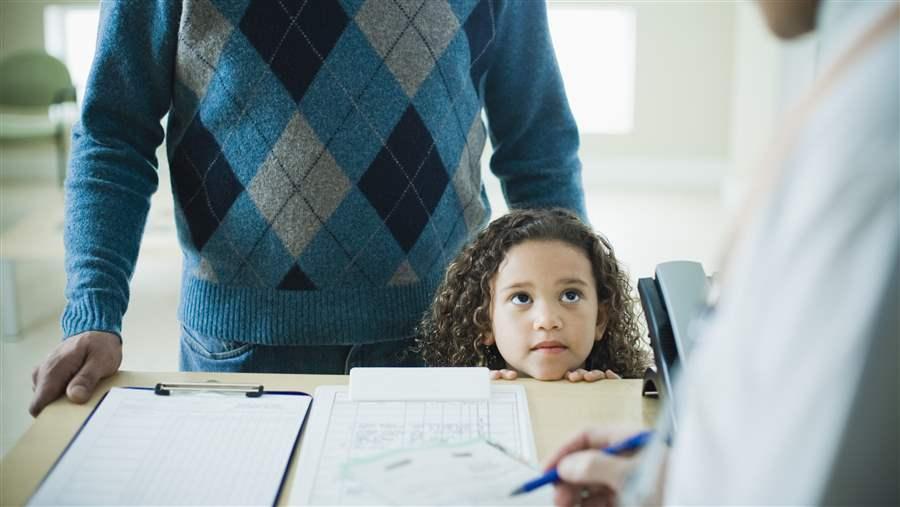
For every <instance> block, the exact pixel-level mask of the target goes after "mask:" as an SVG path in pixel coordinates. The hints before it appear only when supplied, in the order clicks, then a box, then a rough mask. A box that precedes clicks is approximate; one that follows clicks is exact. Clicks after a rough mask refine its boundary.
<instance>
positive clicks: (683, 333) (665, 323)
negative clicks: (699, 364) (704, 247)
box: [638, 261, 710, 424]
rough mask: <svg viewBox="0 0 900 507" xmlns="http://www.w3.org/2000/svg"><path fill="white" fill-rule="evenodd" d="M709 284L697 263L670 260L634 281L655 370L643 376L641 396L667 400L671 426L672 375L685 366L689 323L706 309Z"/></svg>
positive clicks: (690, 336) (689, 345)
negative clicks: (636, 285)
mask: <svg viewBox="0 0 900 507" xmlns="http://www.w3.org/2000/svg"><path fill="white" fill-rule="evenodd" d="M709 285H710V282H709V278H708V277H707V276H706V273H705V272H704V271H703V266H701V265H700V263H698V262H691V261H672V262H665V263H662V264H660V265H658V266H657V267H656V276H655V278H641V279H639V280H638V294H639V295H640V298H641V306H642V307H643V309H644V315H645V317H646V319H647V331H648V334H649V335H650V344H651V346H652V348H653V357H654V363H655V368H654V367H651V368H647V371H646V372H645V373H644V387H643V394H644V395H645V396H651V395H657V396H659V397H660V398H662V399H664V400H667V401H666V403H665V406H667V407H668V410H669V411H670V412H671V413H670V416H671V417H672V418H673V424H674V416H675V414H674V410H675V403H674V401H673V400H672V396H673V392H672V391H673V389H672V387H673V386H672V384H673V376H674V374H675V372H676V371H677V370H678V368H683V367H685V366H686V365H687V364H688V355H689V354H690V351H691V348H692V345H693V341H694V338H695V337H694V336H692V333H691V329H690V327H691V322H692V321H693V320H694V319H695V318H696V317H697V316H698V315H700V314H701V313H703V311H704V310H705V309H706V308H707V292H708V288H709Z"/></svg>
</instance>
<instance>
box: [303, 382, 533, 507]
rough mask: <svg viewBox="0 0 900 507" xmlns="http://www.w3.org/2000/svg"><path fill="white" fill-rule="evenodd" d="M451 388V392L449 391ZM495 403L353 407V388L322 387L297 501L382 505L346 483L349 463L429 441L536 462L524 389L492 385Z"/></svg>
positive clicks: (360, 404)
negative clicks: (499, 450) (477, 445)
mask: <svg viewBox="0 0 900 507" xmlns="http://www.w3.org/2000/svg"><path fill="white" fill-rule="evenodd" d="M449 388H451V387H450V386H448V389H449ZM490 391H491V397H490V400H477V401H413V400H397V401H364V402H353V401H351V400H350V398H349V395H348V388H347V387H346V386H322V387H319V388H318V389H316V392H315V395H314V398H315V403H314V404H313V408H312V412H311V413H310V420H309V423H308V425H307V429H306V430H305V431H304V433H305V434H304V437H303V446H302V449H301V452H300V460H299V462H298V467H297V474H296V476H295V478H294V485H293V489H292V491H291V495H290V497H289V499H290V501H291V502H298V503H302V504H312V505H373V504H379V503H383V501H381V500H380V499H379V498H377V497H376V496H374V495H371V494H369V493H366V492H365V491H364V490H363V488H362V487H361V486H360V485H359V484H358V483H356V482H354V481H351V480H345V479H344V477H343V474H342V467H343V466H344V465H345V464H346V463H347V462H348V461H350V460H353V459H359V458H365V457H368V456H373V455H375V454H379V453H383V452H385V451H389V450H394V449H404V448H409V447H417V446H420V445H424V444H427V443H435V442H443V443H454V442H465V441H469V440H472V439H474V438H478V437H481V438H487V439H490V440H491V441H493V442H496V443H498V444H499V445H502V446H503V447H504V448H506V449H507V450H509V452H510V453H512V454H514V455H517V456H521V457H522V458H523V459H524V460H525V461H527V462H532V463H533V462H535V461H536V452H535V448H534V436H533V434H532V431H531V419H530V417H529V415H528V401H527V399H526V397H525V388H524V387H522V386H516V385H508V386H497V385H494V386H490Z"/></svg>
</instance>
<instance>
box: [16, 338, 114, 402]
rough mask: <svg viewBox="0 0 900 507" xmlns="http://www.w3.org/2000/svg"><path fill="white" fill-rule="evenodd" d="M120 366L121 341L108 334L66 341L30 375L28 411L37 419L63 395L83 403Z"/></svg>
mask: <svg viewBox="0 0 900 507" xmlns="http://www.w3.org/2000/svg"><path fill="white" fill-rule="evenodd" d="M121 364H122V341H121V340H120V339H119V337H118V336H116V335H114V334H112V333H106V332H103V331H88V332H86V333H81V334H79V335H75V336H72V337H70V338H67V339H66V340H65V341H63V342H62V343H60V344H59V345H57V346H56V348H55V349H53V351H52V352H51V353H50V355H49V356H47V359H45V360H44V362H43V363H41V364H40V365H38V366H37V367H36V368H35V369H34V371H33V372H32V373H31V389H32V391H34V396H33V397H32V398H31V406H30V407H28V411H29V412H31V415H32V416H34V417H37V415H38V414H40V413H41V410H43V409H44V407H46V406H47V405H48V404H50V402H52V401H54V400H55V399H57V398H59V397H60V396H62V395H63V393H65V394H66V396H68V397H69V399H70V400H72V401H73V402H75V403H84V402H86V401H87V400H89V399H90V398H91V395H92V394H93V392H94V388H96V387H97V383H98V382H99V381H100V380H101V379H104V378H106V377H109V376H110V375H112V374H113V373H115V372H117V371H118V370H119V365H121Z"/></svg>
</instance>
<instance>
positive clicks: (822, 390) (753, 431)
mask: <svg viewBox="0 0 900 507" xmlns="http://www.w3.org/2000/svg"><path fill="white" fill-rule="evenodd" d="M759 3H760V7H761V8H762V10H763V12H764V14H765V16H766V19H767V22H768V23H769V26H770V28H772V30H773V31H774V32H775V33H776V34H777V35H779V36H781V37H786V38H791V37H794V36H797V35H800V34H802V33H806V32H808V31H810V30H813V29H816V30H818V36H819V41H820V52H819V54H818V57H817V62H816V63H817V67H818V70H819V72H818V73H817V74H818V77H817V80H816V83H815V84H814V86H813V88H812V89H811V91H810V92H809V95H808V97H807V99H806V100H805V101H804V102H803V103H802V105H801V106H800V107H799V108H798V109H797V111H795V112H794V114H793V115H792V116H791V117H789V120H788V121H787V122H785V129H784V131H783V132H782V133H780V134H779V135H778V136H776V137H777V139H776V142H775V143H774V145H773V156H772V157H771V158H770V160H769V164H768V165H769V166H768V167H762V168H761V170H760V174H759V180H758V181H757V184H756V185H755V188H754V189H753V190H752V191H751V197H750V199H749V203H748V206H747V208H746V213H743V215H742V218H741V219H739V220H738V223H737V224H736V226H735V231H736V234H735V241H734V242H733V243H731V247H730V251H729V253H728V254H727V256H726V262H725V264H724V269H723V273H722V275H723V279H722V284H721V292H720V294H721V298H720V300H719V302H718V305H717V307H716V309H715V310H714V311H713V312H712V313H711V315H710V316H709V317H707V320H706V322H705V323H704V324H703V325H702V326H700V327H701V329H702V331H701V333H700V334H699V336H698V343H697V347H696V348H695V349H694V352H693V354H692V356H691V367H690V368H689V369H688V370H686V371H685V372H684V373H683V375H682V378H681V379H680V385H679V394H680V397H679V402H680V406H679V407H678V408H679V410H678V411H677V413H678V416H679V420H678V431H677V433H676V434H675V435H673V438H672V443H671V448H670V449H667V448H666V446H665V445H664V444H661V443H660V444H658V445H656V446H655V447H654V446H651V447H652V448H653V449H650V448H648V449H645V451H643V452H641V453H638V454H636V455H633V456H631V457H624V458H623V457H611V456H606V455H602V454H601V453H599V452H597V451H592V450H589V449H591V448H596V447H601V446H604V445H607V444H609V443H610V442H611V441H613V440H615V439H616V438H617V437H621V436H622V435H624V434H626V433H625V432H622V431H621V430H618V431H614V430H609V429H603V428H595V429H592V430H588V431H586V432H584V433H582V434H580V435H578V436H577V437H576V438H573V439H572V440H571V441H570V442H569V443H568V444H567V445H565V446H563V447H562V448H561V449H560V450H559V451H558V452H557V454H556V455H555V456H554V457H553V458H552V459H551V460H550V462H549V463H548V466H557V468H558V471H559V475H560V477H561V478H562V479H563V482H561V483H560V484H558V485H557V487H556V502H557V504H558V505H573V504H580V505H582V506H588V505H610V504H616V503H617V502H619V501H624V502H627V503H631V502H633V501H635V500H636V499H638V500H640V499H643V500H644V501H651V502H661V503H665V504H673V505H699V504H703V505H735V504H743V505H812V504H843V505H876V504H881V505H900V494H898V482H897V477H898V476H900V475H898V453H900V446H898V432H900V421H898V399H900V398H898V374H897V371H898V341H900V311H898V306H897V305H898V301H900V295H898V285H900V100H898V96H900V70H898V67H900V35H898V28H900V5H898V3H897V2H893V1H864V2H863V1H860V2H841V1H837V0H821V1H819V0H796V1H781V0H769V1H766V0H761V1H760V2H759ZM651 455H652V456H651ZM648 476H649V477H650V479H649V480H648ZM646 490H652V491H649V492H648V491H646ZM651 492H652V493H655V496H652V497H649V496H644V497H643V498H642V497H641V496H640V494H648V493H651ZM631 494H638V496H637V497H634V496H631ZM623 495H625V497H624V499H623Z"/></svg>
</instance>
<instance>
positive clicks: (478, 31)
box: [463, 1, 495, 89]
mask: <svg viewBox="0 0 900 507" xmlns="http://www.w3.org/2000/svg"><path fill="white" fill-rule="evenodd" d="M494 25H495V23H494V7H493V5H492V4H491V2H485V1H482V2H480V3H479V4H478V5H476V6H475V8H474V9H473V10H472V13H471V14H469V17H468V18H467V19H466V22H465V24H464V25H463V29H464V30H465V32H466V36H467V37H468V39H469V62H470V63H469V65H470V69H469V74H470V75H471V76H472V84H474V85H475V88H476V89H478V88H479V85H480V83H481V78H482V77H483V76H484V73H485V72H486V71H487V69H488V67H489V66H490V60H491V53H492V51H491V48H493V42H494Z"/></svg>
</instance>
